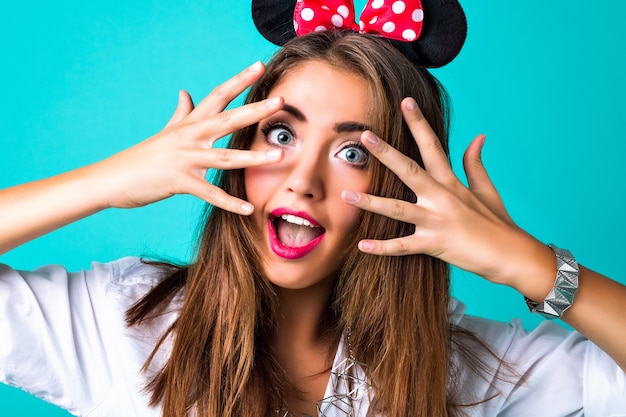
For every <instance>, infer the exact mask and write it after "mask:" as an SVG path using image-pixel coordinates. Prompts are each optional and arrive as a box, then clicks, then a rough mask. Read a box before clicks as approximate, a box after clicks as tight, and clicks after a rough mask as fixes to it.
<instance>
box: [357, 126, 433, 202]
mask: <svg viewBox="0 0 626 417" xmlns="http://www.w3.org/2000/svg"><path fill="white" fill-rule="evenodd" d="M361 142H362V143H363V144H364V145H365V147H366V148H367V150H368V151H369V152H370V154H371V155H373V156H374V157H376V158H377V159H378V160H379V161H380V162H381V163H382V164H383V165H385V166H386V167H387V168H389V169H390V170H391V171H392V172H393V173H394V174H396V175H397V176H398V178H400V180H402V182H404V183H405V184H406V185H407V186H408V187H409V188H410V189H411V190H413V192H414V193H416V194H419V193H424V192H425V191H426V190H427V189H428V188H429V184H433V183H434V182H433V178H432V177H431V176H430V175H429V174H428V173H427V172H426V171H424V169H422V167H420V166H419V164H418V163H417V162H416V161H414V160H413V159H411V158H409V157H408V156H406V155H404V154H402V152H400V151H398V150H397V149H395V148H394V147H392V146H391V145H389V144H388V143H387V142H385V141H382V140H380V139H379V138H378V137H377V136H376V135H374V134H373V133H372V132H370V131H365V132H363V133H362V134H361Z"/></svg>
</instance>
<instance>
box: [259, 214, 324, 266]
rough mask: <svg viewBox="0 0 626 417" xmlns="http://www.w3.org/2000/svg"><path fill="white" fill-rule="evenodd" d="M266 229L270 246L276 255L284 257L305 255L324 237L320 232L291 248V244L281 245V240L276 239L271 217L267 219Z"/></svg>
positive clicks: (295, 257) (298, 257)
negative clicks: (304, 243)
mask: <svg viewBox="0 0 626 417" xmlns="http://www.w3.org/2000/svg"><path fill="white" fill-rule="evenodd" d="M267 229H268V231H269V236H270V247H271V248H272V250H273V251H274V253H275V254H276V255H278V256H280V257H281V258H285V259H300V258H303V257H305V256H307V255H308V254H309V253H311V251H312V250H313V249H315V248H316V247H317V245H319V244H320V242H321V241H322V239H323V238H324V234H322V235H320V236H318V237H316V238H315V239H313V240H312V241H310V242H309V243H307V244H306V245H304V246H301V247H299V248H292V247H291V246H285V245H283V244H282V243H281V241H280V240H278V236H276V229H275V228H274V224H273V223H272V219H271V218H269V219H267Z"/></svg>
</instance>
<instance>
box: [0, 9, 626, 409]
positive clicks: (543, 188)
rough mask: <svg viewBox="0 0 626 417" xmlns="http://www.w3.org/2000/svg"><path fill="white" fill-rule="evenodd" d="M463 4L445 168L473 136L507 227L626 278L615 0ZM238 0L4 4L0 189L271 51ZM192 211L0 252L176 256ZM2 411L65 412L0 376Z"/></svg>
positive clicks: (53, 259) (177, 204)
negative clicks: (482, 139) (480, 144)
mask: <svg viewBox="0 0 626 417" xmlns="http://www.w3.org/2000/svg"><path fill="white" fill-rule="evenodd" d="M18 3H19V4H18ZM363 3H364V1H360V2H357V5H362V4H363ZM462 3H463V5H464V7H465V9H466V12H467V16H468V20H469V36H468V39H467V42H466V46H465V48H464V50H463V51H462V53H461V55H460V56H459V57H458V58H457V59H456V60H455V61H454V62H453V63H452V64H451V65H449V66H447V67H446V68H444V69H439V70H436V71H435V74H436V75H437V76H438V77H439V78H440V79H441V80H442V81H443V83H444V85H445V86H446V87H447V88H448V90H449V92H450V94H451V96H452V99H453V105H454V119H453V130H452V152H453V161H454V164H455V168H456V169H457V170H459V172H460V171H461V170H460V168H461V161H460V158H461V155H462V152H463V150H464V148H465V147H466V146H467V144H468V143H469V141H470V140H471V139H472V138H473V137H474V136H475V135H476V134H478V133H486V134H487V135H488V138H487V143H486V147H485V151H484V160H485V164H486V166H487V168H488V169H489V172H490V174H491V176H492V178H493V180H494V182H495V183H496V184H497V186H498V188H499V190H500V192H501V194H502V197H503V198H504V201H505V202H506V204H507V207H508V209H509V211H510V213H511V215H512V216H513V218H514V219H515V220H516V221H517V222H518V224H519V225H521V226H522V227H523V228H525V229H526V230H528V231H529V232H530V233H532V234H533V235H535V236H537V237H538V238H539V239H541V240H543V241H546V242H554V243H556V244H558V245H560V246H562V247H567V248H569V249H570V250H571V251H572V252H573V253H574V254H575V255H577V257H578V259H579V260H580V261H581V263H583V264H585V265H587V266H589V267H592V268H594V269H597V270H599V271H602V272H603V273H605V274H607V275H609V276H612V277H614V278H616V279H618V280H620V281H621V282H624V283H626V277H625V276H624V273H623V253H624V249H625V246H626V245H624V243H623V237H624V236H625V235H626V220H625V218H624V216H623V213H624V210H623V207H624V205H626V192H625V185H624V184H625V180H626V172H625V169H624V165H623V159H624V157H625V156H626V144H625V139H626V123H625V122H624V120H625V118H624V113H625V112H626V105H625V104H624V102H623V100H624V97H626V75H625V74H626V53H625V49H626V48H625V41H626V25H624V23H623V16H624V15H626V2H623V1H621V0H606V1H603V2H601V3H600V2H598V3H595V5H592V4H591V3H590V2H587V1H585V2H583V1H580V0H574V1H567V2H565V1H559V2H535V3H533V2H508V1H507V2H505V1H502V0H467V1H463V2H462ZM249 8H250V6H249V2H248V1H242V0H236V1H229V2H224V1H206V0H205V1H197V0H186V1H178V2H157V1H145V0H143V1H131V2H128V1H121V0H109V1H106V2H104V1H96V2H83V1H70V0H58V1H56V2H43V1H34V2H28V1H25V2H3V4H2V5H0V19H1V21H2V24H1V25H0V42H1V57H0V60H1V65H0V74H1V76H0V92H1V94H0V141H1V148H0V149H1V150H0V187H7V186H10V185H15V184H19V183H22V182H25V181H30V180H35V179H38V178H42V177H46V176H50V175H54V174H57V173H60V172H63V171H67V170H70V169H72V168H75V167H78V166H81V165H84V164H88V163H90V162H94V161H97V160H99V159H102V158H105V157H107V156H109V155H111V154H113V153H115V152H117V151H120V150H122V149H124V148H126V147H129V146H131V145H133V144H135V143H137V142H138V141H140V140H142V139H143V138H147V137H149V136H150V135H152V134H154V133H156V132H157V131H159V130H160V128H161V127H162V126H163V125H164V124H165V123H166V121H167V120H168V119H169V116H170V114H171V113H172V111H173V110H174V108H175V106H176V99H177V93H178V90H179V89H187V90H188V91H189V92H190V93H191V94H192V96H193V97H194V98H195V100H196V102H198V101H200V99H201V98H202V97H204V96H205V95H206V94H207V93H208V92H209V91H210V90H211V89H212V87H214V86H216V85H217V84H219V83H220V82H222V81H223V80H225V79H226V78H228V77H230V76H231V75H233V74H235V73H236V72H238V71H239V70H240V69H242V68H244V67H246V66H247V65H249V64H251V63H252V62H254V61H255V60H258V59H261V60H267V58H268V57H269V56H270V55H271V53H272V51H273V50H274V49H275V48H274V46H273V45H271V44H269V43H268V42H266V41H265V40H264V39H263V38H262V37H261V36H260V35H259V34H258V33H256V31H255V29H254V26H253V23H252V21H251V19H250V16H249ZM200 207H201V204H200V203H199V202H198V201H196V200H195V199H194V198H191V197H185V196H178V197H175V198H172V199H170V200H168V201H165V202H162V203H159V204H156V205H153V206H151V207H147V208H142V209H136V210H109V211H106V212H103V213H100V214H97V215H95V216H92V217H90V218H88V219H85V220H82V221H79V222H77V223H75V224H72V225H70V226H68V227H65V228H64V229H62V230H59V231H57V232H54V233H51V234H49V235H47V236H45V237H42V238H40V239H38V240H36V241H34V242H31V243H29V244H26V245H24V246H22V247H20V248H18V249H15V250H14V251H12V252H10V253H8V254H5V255H3V256H0V262H5V263H9V264H11V265H12V266H14V267H17V268H28V269H32V268H35V267H37V266H39V265H42V264H48V263H59V264H63V265H66V266H67V267H68V268H70V269H79V268H87V267H89V264H90V261H92V260H98V261H109V260H113V259H116V258H118V257H121V256H124V255H133V254H134V255H144V254H155V255H161V256H163V255H167V256H169V257H171V258H177V259H183V260H184V259H187V257H188V255H189V253H190V250H189V248H190V244H191V242H192V241H193V232H194V228H195V218H196V215H197V213H198V210H199V208H200ZM620 213H622V214H620ZM455 293H456V295H457V296H459V297H460V298H462V299H463V300H464V301H465V302H467V303H468V304H469V311H470V312H471V313H473V314H479V315H483V316H487V317H490V318H495V319H498V320H510V319H511V318H513V317H521V318H522V319H523V320H524V321H525V322H526V323H527V324H528V326H529V327H532V326H534V325H535V324H536V323H537V322H538V318H537V317H534V316H532V315H530V314H529V313H528V312H527V311H526V309H525V306H524V303H523V300H522V299H521V297H520V296H519V295H518V294H516V293H515V292H514V291H512V290H510V289H507V288H503V287H498V286H495V285H492V284H489V283H486V282H483V280H481V279H479V278H476V277H474V276H469V275H468V274H465V273H462V272H459V271H455ZM0 343H2V342H1V341H0ZM0 415H2V416H43V415H46V416H66V415H67V414H66V413H65V412H63V411H60V410H57V409H55V408H53V407H51V406H48V405H45V404H43V403H42V402H40V401H39V400H36V399H34V398H32V397H30V396H28V395H26V394H23V393H21V392H20V391H18V390H15V389H13V388H8V387H4V386H0Z"/></svg>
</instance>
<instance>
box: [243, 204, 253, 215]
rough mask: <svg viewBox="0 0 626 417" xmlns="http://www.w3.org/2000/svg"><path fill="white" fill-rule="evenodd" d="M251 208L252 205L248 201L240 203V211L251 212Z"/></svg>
mask: <svg viewBox="0 0 626 417" xmlns="http://www.w3.org/2000/svg"><path fill="white" fill-rule="evenodd" d="M252 210H254V207H253V206H252V204H250V203H242V204H241V211H243V212H244V213H251V212H252Z"/></svg>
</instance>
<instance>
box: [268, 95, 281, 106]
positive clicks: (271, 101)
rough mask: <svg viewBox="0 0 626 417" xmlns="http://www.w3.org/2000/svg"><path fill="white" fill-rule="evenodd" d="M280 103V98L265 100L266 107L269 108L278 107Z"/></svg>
mask: <svg viewBox="0 0 626 417" xmlns="http://www.w3.org/2000/svg"><path fill="white" fill-rule="evenodd" d="M279 103H280V97H272V98H268V99H267V100H265V105H266V106H267V107H276V106H278V104H279Z"/></svg>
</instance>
